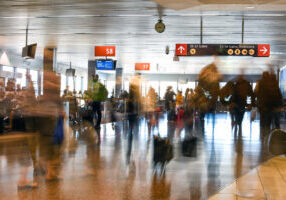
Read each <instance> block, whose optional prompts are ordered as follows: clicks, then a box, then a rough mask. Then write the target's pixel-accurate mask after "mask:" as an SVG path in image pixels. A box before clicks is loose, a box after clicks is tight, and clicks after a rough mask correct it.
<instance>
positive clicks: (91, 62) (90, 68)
mask: <svg viewBox="0 0 286 200" xmlns="http://www.w3.org/2000/svg"><path fill="white" fill-rule="evenodd" d="M95 73H96V69H95V61H94V60H89V61H88V74H87V88H88V89H90V88H91V87H92V75H94V74H95Z"/></svg>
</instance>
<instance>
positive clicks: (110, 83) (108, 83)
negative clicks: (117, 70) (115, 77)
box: [106, 80, 115, 97]
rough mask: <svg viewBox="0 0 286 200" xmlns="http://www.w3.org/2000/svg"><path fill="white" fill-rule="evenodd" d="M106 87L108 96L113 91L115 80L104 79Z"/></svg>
mask: <svg viewBox="0 0 286 200" xmlns="http://www.w3.org/2000/svg"><path fill="white" fill-rule="evenodd" d="M106 89H107V91H108V97H111V95H112V92H114V91H115V81H109V80H108V81H106Z"/></svg>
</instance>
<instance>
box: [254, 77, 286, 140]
mask: <svg viewBox="0 0 286 200" xmlns="http://www.w3.org/2000/svg"><path fill="white" fill-rule="evenodd" d="M255 96H256V98H257V107H258V110H259V113H260V128H261V133H262V136H265V135H266V134H269V132H270V129H271V123H272V122H274V125H275V128H280V109H281V108H282V106H283V98H282V94H281V91H280V89H279V84H278V81H277V80H276V77H275V75H274V74H270V73H269V72H263V74H262V78H261V80H259V81H258V82H257V85H256V88H255Z"/></svg>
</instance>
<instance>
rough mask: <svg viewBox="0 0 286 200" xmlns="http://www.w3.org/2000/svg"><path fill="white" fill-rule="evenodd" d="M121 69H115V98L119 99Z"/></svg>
mask: <svg viewBox="0 0 286 200" xmlns="http://www.w3.org/2000/svg"><path fill="white" fill-rule="evenodd" d="M122 72H123V69H122V68H116V70H115V97H116V98H119V96H120V92H121V90H122Z"/></svg>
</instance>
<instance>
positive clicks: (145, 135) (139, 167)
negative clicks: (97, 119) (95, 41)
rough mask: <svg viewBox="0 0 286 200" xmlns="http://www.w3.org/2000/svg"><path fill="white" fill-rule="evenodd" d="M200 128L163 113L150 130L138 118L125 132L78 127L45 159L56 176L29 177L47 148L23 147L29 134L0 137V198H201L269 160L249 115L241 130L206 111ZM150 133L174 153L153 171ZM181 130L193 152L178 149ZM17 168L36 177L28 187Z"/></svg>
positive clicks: (123, 125)
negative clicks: (161, 169)
mask: <svg viewBox="0 0 286 200" xmlns="http://www.w3.org/2000/svg"><path fill="white" fill-rule="evenodd" d="M194 126H195V124H194ZM186 130H187V131H186ZM201 130H202V129H200V128H199V129H190V127H188V128H187V129H185V127H182V126H181V125H178V124H176V123H174V122H168V121H167V118H166V116H165V115H163V116H161V117H160V118H159V119H158V124H157V125H156V127H154V128H152V129H150V127H148V120H147V119H145V118H144V117H141V118H140V119H138V121H137V122H136V124H135V125H134V129H133V131H132V132H130V129H129V125H128V122H126V121H124V122H117V123H115V125H114V126H112V124H105V125H102V128H101V129H100V130H94V129H92V128H91V127H89V126H88V125H84V126H83V127H78V128H77V129H75V130H74V131H73V132H72V133H71V134H70V135H69V136H67V138H66V139H67V140H68V142H67V143H66V144H65V146H64V148H62V149H61V151H60V154H61V159H60V160H59V162H60V163H57V164H56V163H54V165H53V167H54V168H55V170H56V171H57V173H58V174H60V176H62V178H63V179H61V180H56V181H46V179H45V176H42V175H37V176H34V175H35V174H34V171H33V167H34V166H33V162H34V161H35V160H36V161H40V160H41V157H45V156H48V155H49V153H50V152H49V150H47V149H43V148H44V147H42V149H41V147H40V146H37V147H36V149H35V150H31V147H32V146H31V145H30V143H31V142H30V141H31V139H32V138H33V137H37V136H30V135H29V136H28V135H27V136H26V137H21V138H19V139H9V140H3V139H1V140H0V195H1V200H2V199H9V200H10V199H95V198H96V199H104V200H106V199H206V198H207V197H209V196H210V195H213V194H215V193H216V192H218V190H219V189H220V188H222V187H224V186H226V185H228V184H230V183H232V182H233V181H234V180H235V179H236V178H237V177H240V176H242V175H243V174H245V173H247V172H249V171H250V170H251V169H253V168H254V167H256V166H257V165H259V164H260V163H262V162H264V161H265V160H267V159H269V158H270V156H269V155H268V153H267V152H266V151H264V148H263V143H262V142H261V139H260V132H259V122H258V121H254V122H252V123H251V122H250V119H249V113H246V115H245V118H244V121H243V128H242V133H241V134H236V133H235V132H234V130H232V127H231V120H230V116H229V115H227V114H217V115H215V118H213V117H212V116H206V119H205V132H204V133H202V131H201ZM190 131H191V132H190ZM158 134H160V136H162V137H168V138H169V139H171V140H172V143H173V145H174V158H173V160H172V161H171V162H170V163H169V164H168V165H167V169H166V172H165V174H164V175H161V176H160V174H154V173H153V169H152V153H153V145H152V141H153V140H152V138H153V135H158ZM189 136H192V137H193V136H196V137H197V138H198V141H197V149H196V156H195V157H194V156H192V157H184V156H183V155H182V141H183V139H184V138H185V137H189ZM32 152H34V154H33V153H32ZM44 161H45V160H44ZM24 167H28V168H27V169H28V170H27V177H28V179H30V180H33V179H35V180H36V181H37V183H38V187H37V188H36V189H25V190H18V189H17V183H18V180H19V177H20V175H21V170H22V169H23V168H24Z"/></svg>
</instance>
